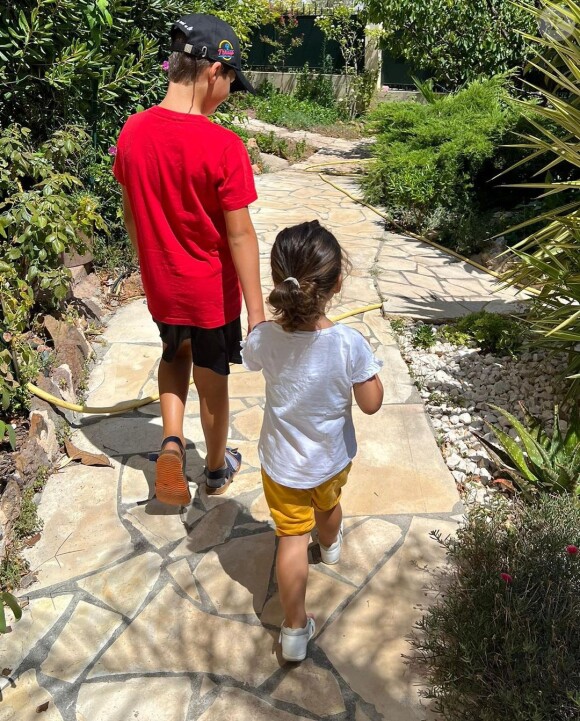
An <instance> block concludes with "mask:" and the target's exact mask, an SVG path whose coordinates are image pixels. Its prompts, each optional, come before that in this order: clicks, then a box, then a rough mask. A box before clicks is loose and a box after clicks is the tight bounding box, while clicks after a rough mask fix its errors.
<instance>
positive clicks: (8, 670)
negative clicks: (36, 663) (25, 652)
mask: <svg viewBox="0 0 580 721" xmlns="http://www.w3.org/2000/svg"><path fill="white" fill-rule="evenodd" d="M11 673H12V669H11V668H3V669H2V676H10V674H11Z"/></svg>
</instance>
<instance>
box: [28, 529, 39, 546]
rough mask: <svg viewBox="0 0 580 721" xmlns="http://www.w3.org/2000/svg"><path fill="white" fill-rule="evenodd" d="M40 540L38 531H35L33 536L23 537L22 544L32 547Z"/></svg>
mask: <svg viewBox="0 0 580 721" xmlns="http://www.w3.org/2000/svg"><path fill="white" fill-rule="evenodd" d="M39 541H40V533H35V534H34V536H30V538H25V539H24V545H25V546H28V548H32V546H36V544H37V543H38V542H39Z"/></svg>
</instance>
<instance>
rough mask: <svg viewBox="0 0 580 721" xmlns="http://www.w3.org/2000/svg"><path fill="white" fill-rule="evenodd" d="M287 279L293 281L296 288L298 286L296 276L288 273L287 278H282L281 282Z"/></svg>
mask: <svg viewBox="0 0 580 721" xmlns="http://www.w3.org/2000/svg"><path fill="white" fill-rule="evenodd" d="M287 280H289V281H290V282H291V283H294V285H295V286H296V287H297V288H300V283H299V282H298V280H297V279H296V278H294V277H293V276H291V275H289V276H288V277H287V278H284V280H283V281H282V283H285V282H286V281H287Z"/></svg>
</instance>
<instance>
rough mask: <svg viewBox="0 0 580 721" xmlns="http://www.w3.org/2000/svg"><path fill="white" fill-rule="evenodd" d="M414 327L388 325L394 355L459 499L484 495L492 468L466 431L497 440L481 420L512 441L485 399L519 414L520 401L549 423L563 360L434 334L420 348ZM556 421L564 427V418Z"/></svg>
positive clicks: (483, 497) (505, 423) (558, 392)
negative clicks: (493, 350)
mask: <svg viewBox="0 0 580 721" xmlns="http://www.w3.org/2000/svg"><path fill="white" fill-rule="evenodd" d="M421 325H423V324H422V323H410V324H409V325H407V326H406V327H405V328H404V329H403V330H402V331H395V332H396V336H397V340H398V343H399V347H400V349H401V353H402V355H403V358H404V359H405V361H406V362H407V364H408V365H409V370H410V373H411V375H412V377H413V378H414V380H415V383H416V385H417V387H418V389H419V392H420V394H421V397H422V398H423V401H424V403H425V407H426V409H427V412H428V414H429V417H430V419H431V423H432V425H433V428H434V429H435V433H436V435H437V440H438V443H439V445H440V447H441V450H442V453H443V456H444V458H445V461H446V463H447V466H448V467H449V469H450V471H451V473H452V474H453V477H454V478H455V481H456V482H457V484H458V486H459V487H460V489H461V490H463V491H465V492H466V500H467V501H469V500H470V499H471V500H474V501H479V502H485V500H486V499H487V498H488V496H489V493H490V492H493V491H495V490H497V487H496V486H495V485H494V484H493V483H492V481H493V478H494V470H495V467H494V464H493V463H492V461H491V460H490V458H489V456H488V454H487V451H486V450H485V448H484V447H483V445H482V444H481V442H480V441H479V440H478V439H477V438H476V436H474V435H473V433H472V431H478V432H479V433H481V434H482V435H484V436H485V438H486V439H489V440H490V441H492V442H497V441H496V438H495V436H494V434H493V433H492V432H491V431H490V429H489V428H488V427H487V426H486V424H485V421H487V422H488V423H491V424H493V425H499V426H501V427H502V428H504V430H506V431H507V432H508V433H509V434H510V435H511V436H512V437H513V438H515V439H518V436H517V434H516V432H515V430H514V429H513V428H511V426H510V424H509V422H508V421H507V420H506V419H505V418H504V417H503V416H501V415H500V414H498V413H497V412H495V411H494V410H493V409H492V408H491V407H490V404H493V405H497V406H499V407H501V408H503V409H505V410H507V411H509V412H510V413H512V414H513V415H515V416H516V417H518V418H519V419H520V420H523V413H522V411H521V408H520V405H519V402H521V401H523V403H524V404H525V405H526V407H527V409H528V410H529V411H530V412H531V413H532V414H533V415H534V416H536V417H539V418H542V420H543V421H545V422H548V424H549V422H550V420H551V419H552V418H553V414H554V405H555V404H556V403H558V402H560V401H561V398H562V389H561V385H560V383H559V382H558V380H557V375H558V373H559V372H561V371H562V369H563V368H564V358H563V357H558V356H553V355H550V354H548V353H547V352H544V351H534V352H524V353H522V354H521V355H520V356H519V357H517V358H512V357H511V356H505V357H501V358H499V357H496V356H493V355H491V354H483V353H481V352H480V351H479V349H478V348H477V347H468V346H456V345H453V344H451V343H447V342H441V341H440V340H437V342H436V343H435V345H433V346H432V347H431V348H429V349H427V350H424V349H422V348H415V347H414V346H413V344H412V339H413V336H414V332H415V331H416V329H417V328H418V327H419V326H421ZM440 327H441V326H439V327H438V326H432V330H433V331H434V332H436V331H437V330H438V328H440ZM562 427H563V429H565V427H566V424H565V422H564V421H562Z"/></svg>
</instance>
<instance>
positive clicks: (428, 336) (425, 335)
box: [411, 325, 437, 350]
mask: <svg viewBox="0 0 580 721" xmlns="http://www.w3.org/2000/svg"><path fill="white" fill-rule="evenodd" d="M436 340H437V338H436V336H435V332H434V331H433V328H431V326H430V325H420V326H419V327H418V328H417V329H416V330H415V332H414V333H413V339H412V341H411V342H412V344H413V347H414V348H423V349H425V350H426V349H427V348H431V347H432V346H434V345H435V342H436Z"/></svg>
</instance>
